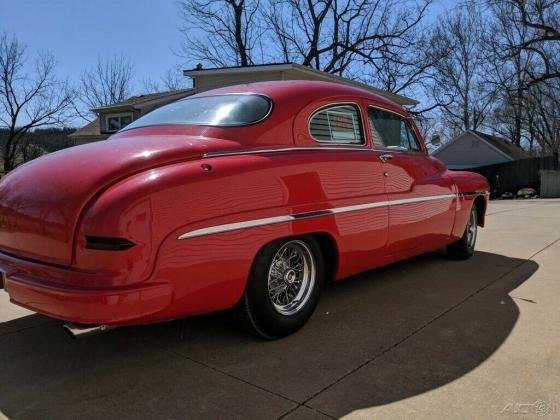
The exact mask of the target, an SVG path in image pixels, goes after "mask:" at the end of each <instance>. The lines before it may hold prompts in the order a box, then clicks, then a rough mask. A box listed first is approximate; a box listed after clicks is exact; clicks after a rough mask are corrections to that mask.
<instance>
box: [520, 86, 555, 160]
mask: <svg viewBox="0 0 560 420" xmlns="http://www.w3.org/2000/svg"><path fill="white" fill-rule="evenodd" d="M526 107H527V115H526V119H527V126H528V130H529V133H530V135H531V136H532V137H533V138H534V140H535V141H536V142H537V143H538V144H539V146H540V149H541V150H540V152H541V154H543V155H552V156H554V158H555V159H554V162H555V164H556V166H558V162H559V156H560V79H558V78H555V79H549V80H547V81H542V82H541V83H539V84H535V85H533V86H531V88H530V90H529V95H528V98H527V100H526Z"/></svg>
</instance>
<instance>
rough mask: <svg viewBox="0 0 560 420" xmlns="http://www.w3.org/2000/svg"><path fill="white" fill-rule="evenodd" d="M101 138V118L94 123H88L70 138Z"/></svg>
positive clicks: (70, 135)
mask: <svg viewBox="0 0 560 420" xmlns="http://www.w3.org/2000/svg"><path fill="white" fill-rule="evenodd" d="M97 136H101V128H100V127H99V118H96V119H95V120H93V121H92V122H89V123H87V124H86V125H84V126H83V127H82V128H79V129H77V130H76V131H74V132H73V133H72V134H69V135H68V137H70V138H79V137H97Z"/></svg>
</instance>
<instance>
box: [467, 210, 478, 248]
mask: <svg viewBox="0 0 560 420" xmlns="http://www.w3.org/2000/svg"><path fill="white" fill-rule="evenodd" d="M476 225H477V220H476V208H473V209H472V210H471V215H470V217H469V223H468V225H467V247H468V248H469V249H473V248H474V245H475V243H476Z"/></svg>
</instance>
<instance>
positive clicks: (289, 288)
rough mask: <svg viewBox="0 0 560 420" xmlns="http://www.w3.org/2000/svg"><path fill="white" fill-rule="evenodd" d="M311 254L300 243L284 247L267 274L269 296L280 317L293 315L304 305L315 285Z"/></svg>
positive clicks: (277, 254)
mask: <svg viewBox="0 0 560 420" xmlns="http://www.w3.org/2000/svg"><path fill="white" fill-rule="evenodd" d="M316 276H317V272H316V267H315V258H314V256H313V252H312V251H311V249H310V248H309V246H308V245H307V244H306V243H305V242H303V241H300V240H293V241H289V242H286V243H285V244H283V245H282V246H281V247H280V249H279V250H278V251H277V252H276V254H275V255H274V258H273V259H272V262H271V263H270V268H269V270H268V296H269V298H270V301H271V302H272V304H273V306H274V309H275V310H276V311H277V312H278V313H280V314H282V315H287V316H289V315H294V314H295V313H297V312H299V311H300V310H301V309H302V308H303V307H304V306H305V304H306V303H307V301H308V299H309V297H310V296H311V293H312V291H313V288H314V287H315V281H316Z"/></svg>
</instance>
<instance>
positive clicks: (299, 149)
mask: <svg viewBox="0 0 560 420" xmlns="http://www.w3.org/2000/svg"><path fill="white" fill-rule="evenodd" d="M324 150H327V151H343V152H356V151H361V152H372V149H367V148H365V146H364V145H363V144H362V145H359V144H357V145H355V146H354V147H348V146H347V147H342V146H310V147H277V148H273V149H248V150H224V151H221V152H207V153H204V154H203V155H202V157H203V158H212V157H220V156H236V155H260V154H262V153H284V152H320V151H324Z"/></svg>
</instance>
